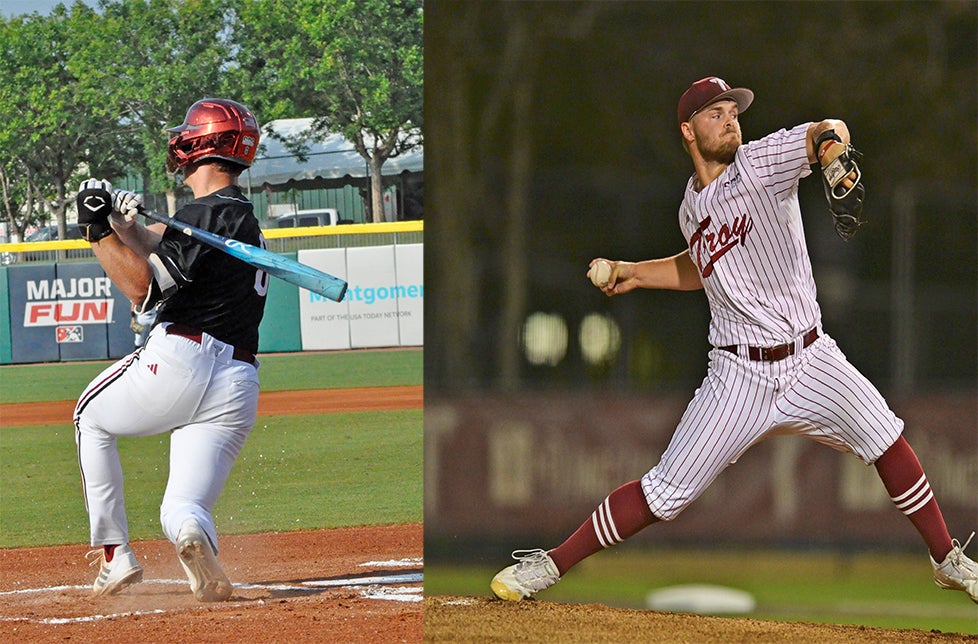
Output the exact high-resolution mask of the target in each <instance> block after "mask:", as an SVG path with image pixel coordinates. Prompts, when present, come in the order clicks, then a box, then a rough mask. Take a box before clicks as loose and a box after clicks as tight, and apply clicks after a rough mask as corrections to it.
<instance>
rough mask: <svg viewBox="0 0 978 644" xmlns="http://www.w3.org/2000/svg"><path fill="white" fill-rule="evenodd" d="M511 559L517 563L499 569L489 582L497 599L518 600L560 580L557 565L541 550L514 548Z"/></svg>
mask: <svg viewBox="0 0 978 644" xmlns="http://www.w3.org/2000/svg"><path fill="white" fill-rule="evenodd" d="M513 559H515V560H516V561H517V562H518V563H516V564H513V565H512V566H508V567H506V568H503V569H502V570H500V571H499V572H498V573H497V574H496V576H495V577H493V578H492V583H490V584H489V587H490V588H492V592H493V593H494V594H495V595H496V597H498V598H499V599H505V600H507V601H511V602H518V601H520V600H522V599H526V598H528V597H532V596H533V595H535V594H536V593H538V592H540V591H541V590H544V589H546V588H550V587H551V586H553V585H554V584H556V583H557V582H558V581H560V573H559V572H558V571H557V565H556V564H554V560H553V559H551V558H550V555H548V554H547V553H546V552H545V551H543V550H540V549H536V550H515V551H514V552H513Z"/></svg>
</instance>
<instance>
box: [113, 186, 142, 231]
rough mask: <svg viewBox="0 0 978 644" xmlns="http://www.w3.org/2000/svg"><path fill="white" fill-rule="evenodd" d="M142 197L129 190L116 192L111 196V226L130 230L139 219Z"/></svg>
mask: <svg viewBox="0 0 978 644" xmlns="http://www.w3.org/2000/svg"><path fill="white" fill-rule="evenodd" d="M142 205H143V196H142V195H140V194H136V193H135V192H130V191H129V190H116V191H115V193H113V196H112V226H113V227H114V228H130V227H132V225H133V224H134V223H136V218H137V217H139V209H140V208H141V207H142Z"/></svg>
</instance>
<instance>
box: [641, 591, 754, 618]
mask: <svg viewBox="0 0 978 644" xmlns="http://www.w3.org/2000/svg"><path fill="white" fill-rule="evenodd" d="M756 605H757V602H756V601H755V600H754V596H753V595H751V594H750V593H748V592H746V591H743V590H737V589H736V588H726V587H724V586H711V585H708V584H687V585H684V586H669V587H668V588H660V589H658V590H653V591H652V592H650V593H649V594H648V595H646V596H645V606H646V607H647V608H650V609H652V610H661V611H667V612H673V613H696V614H698V615H735V614H740V613H749V612H751V611H752V610H754V607H755V606H756Z"/></svg>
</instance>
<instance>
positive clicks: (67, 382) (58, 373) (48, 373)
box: [0, 349, 423, 421]
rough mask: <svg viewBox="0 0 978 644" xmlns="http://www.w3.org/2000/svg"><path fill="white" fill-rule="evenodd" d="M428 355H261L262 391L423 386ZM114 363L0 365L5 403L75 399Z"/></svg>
mask: <svg viewBox="0 0 978 644" xmlns="http://www.w3.org/2000/svg"><path fill="white" fill-rule="evenodd" d="M422 356H423V350H421V349H399V350H391V351H349V352H333V353H289V354H274V355H264V356H262V355H260V356H259V360H261V370H260V371H259V374H260V375H261V381H262V391H286V390H300V389H331V388H346V387H375V386H393V385H420V384H422V374H423V368H422ZM110 364H112V362H111V361H100V362H65V363H57V364H36V365H5V366H0V404H2V403H13V402H44V401H49V400H72V399H75V398H77V397H78V395H79V394H81V392H82V390H83V389H84V388H85V387H86V386H87V385H88V383H89V382H90V381H91V380H92V379H93V378H94V377H95V376H97V375H98V374H99V373H100V372H101V371H102V370H103V369H105V368H106V367H107V366H109V365H110ZM0 421H2V419H0Z"/></svg>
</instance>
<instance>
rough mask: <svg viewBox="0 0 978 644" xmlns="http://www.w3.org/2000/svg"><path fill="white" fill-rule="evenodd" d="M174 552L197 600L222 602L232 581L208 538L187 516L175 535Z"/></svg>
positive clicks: (194, 521) (194, 520) (228, 595)
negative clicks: (222, 567)
mask: <svg viewBox="0 0 978 644" xmlns="http://www.w3.org/2000/svg"><path fill="white" fill-rule="evenodd" d="M177 555H179V557H180V565H181V566H183V570H184V572H186V573H187V579H189V580H190V589H191V590H192V591H193V592H194V597H196V598H197V601H199V602H222V601H224V600H225V599H227V598H228V597H230V596H231V581H230V580H229V579H228V577H227V575H225V574H224V570H222V569H221V564H219V563H218V562H217V556H215V554H214V548H212V547H211V542H210V539H208V538H207V534H206V533H205V532H204V530H203V528H201V527H200V524H199V523H197V520H196V519H187V520H186V521H184V522H183V525H181V526H180V533H179V534H178V535H177Z"/></svg>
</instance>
